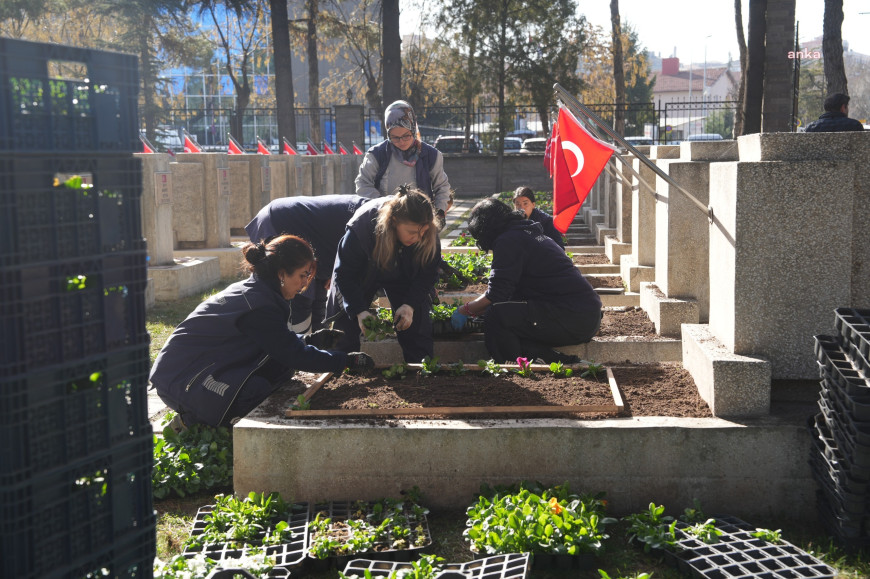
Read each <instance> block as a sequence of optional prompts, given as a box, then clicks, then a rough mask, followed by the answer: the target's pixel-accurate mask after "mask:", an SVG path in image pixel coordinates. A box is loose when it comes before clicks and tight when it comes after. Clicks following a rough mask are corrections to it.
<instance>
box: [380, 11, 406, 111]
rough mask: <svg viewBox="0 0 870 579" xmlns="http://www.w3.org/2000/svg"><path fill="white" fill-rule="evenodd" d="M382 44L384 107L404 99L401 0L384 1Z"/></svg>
mask: <svg viewBox="0 0 870 579" xmlns="http://www.w3.org/2000/svg"><path fill="white" fill-rule="evenodd" d="M382 11H383V12H382V15H381V43H382V49H383V52H384V61H383V62H384V105H386V106H389V104H390V103H393V102H395V101H397V100H400V99H401V98H402V38H401V36H400V35H399V0H383V5H382Z"/></svg>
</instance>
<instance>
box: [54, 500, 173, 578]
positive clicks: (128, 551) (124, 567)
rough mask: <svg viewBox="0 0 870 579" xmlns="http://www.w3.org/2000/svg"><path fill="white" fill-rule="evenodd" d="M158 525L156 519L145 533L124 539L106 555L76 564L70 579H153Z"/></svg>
mask: <svg viewBox="0 0 870 579" xmlns="http://www.w3.org/2000/svg"><path fill="white" fill-rule="evenodd" d="M156 521H157V516H156V515H155V516H154V517H153V521H152V522H147V521H146V523H145V525H143V528H142V530H141V531H136V532H132V533H128V534H126V535H123V536H122V537H120V538H118V539H116V540H115V541H114V542H113V543H111V545H110V546H107V547H108V548H107V549H105V550H103V551H102V552H99V553H91V554H88V556H87V561H86V562H83V563H78V564H76V565H75V567H74V569H73V572H72V573H70V576H72V577H112V578H116V577H117V578H119V579H152V578H153V577H154V557H155V556H156V554H157V532H156V530H157V526H156Z"/></svg>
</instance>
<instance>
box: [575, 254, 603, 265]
mask: <svg viewBox="0 0 870 579" xmlns="http://www.w3.org/2000/svg"><path fill="white" fill-rule="evenodd" d="M571 259H572V260H573V261H574V264H575V265H610V260H609V259H607V256H606V255H604V254H603V253H575V254H574V255H573V256H572V257H571Z"/></svg>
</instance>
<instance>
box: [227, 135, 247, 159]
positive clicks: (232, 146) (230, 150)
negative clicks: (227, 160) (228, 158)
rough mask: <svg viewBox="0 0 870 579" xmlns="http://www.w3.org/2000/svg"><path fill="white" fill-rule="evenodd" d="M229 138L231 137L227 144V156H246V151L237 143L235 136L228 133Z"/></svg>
mask: <svg viewBox="0 0 870 579" xmlns="http://www.w3.org/2000/svg"><path fill="white" fill-rule="evenodd" d="M227 137H229V142H227V154H228V155H244V154H245V151H244V150H243V149H242V146H241V145H240V144H239V142H238V141H236V140H235V139H234V138H233V136H232V135H231V134H229V133H227Z"/></svg>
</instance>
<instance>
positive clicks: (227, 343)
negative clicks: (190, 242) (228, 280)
mask: <svg viewBox="0 0 870 579" xmlns="http://www.w3.org/2000/svg"><path fill="white" fill-rule="evenodd" d="M242 252H243V254H244V256H245V261H246V262H247V263H246V264H245V266H246V269H247V271H248V272H249V273H250V274H251V275H250V277H248V279H246V280H244V281H240V282H236V283H234V284H232V285H231V286H229V287H227V288H226V289H225V290H223V291H222V292H220V293H218V294H216V295H214V296H212V297H210V298H209V299H207V300H205V301H204V302H202V303H201V304H200V305H199V306H197V308H196V309H195V310H194V311H193V313H191V314H190V315H189V316H187V319H185V320H184V321H183V322H181V324H179V325H178V327H177V328H175V331H174V332H173V333H172V335H171V336H170V337H169V339H168V340H167V341H166V343H165V344H164V345H163V349H162V350H160V354H158V356H157V359H156V360H155V361H154V366H153V367H152V368H151V376H150V380H151V384H152V385H153V386H154V387H155V388H156V389H157V394H158V395H159V396H160V398H161V399H162V400H163V402H165V403H166V405H167V406H169V407H170V408H172V409H173V410H175V411H177V412H178V414H179V416H180V417H181V420H182V422H183V423H184V424H186V425H191V424H198V423H201V424H208V425H211V426H228V425H231V424H234V423H235V422H236V421H238V420H239V419H240V418H242V417H244V416H245V415H246V414H248V413H249V412H250V411H251V410H253V409H254V408H256V407H257V406H258V405H259V404H260V402H262V401H263V400H265V399H266V397H267V396H269V394H271V393H272V392H273V391H274V390H275V388H277V387H278V386H279V385H280V384H281V382H282V381H284V380H286V379H288V378H289V377H290V376H292V373H293V371H294V370H304V371H309V372H341V371H342V370H344V369H345V368H351V369H358V370H368V369H371V368H373V367H374V362H373V361H372V359H371V358H370V357H369V356H367V355H366V354H363V353H360V352H354V353H350V354H346V353H344V352H341V351H331V350H329V348H332V347H333V344H334V343H335V342H336V341H337V340H338V339H339V338H340V337H341V332H336V331H334V330H321V331H319V332H315V333H314V334H311V335H309V336H305V339H304V341H303V339H301V338H300V337H299V336H297V335H296V334H295V333H293V332H292V331H291V330H290V329H289V327H288V323H289V321H290V304H289V301H290V300H291V299H293V298H294V297H295V296H296V294H298V293H299V292H301V291H303V290H304V289H305V287H306V286H307V285H308V283H309V282H310V281H311V279H312V278H313V276H314V273H315V272H314V269H315V261H314V252H313V251H312V249H311V246H310V245H309V244H308V242H306V241H304V240H303V239H300V238H299V237H296V236H293V235H282V236H279V237H276V238H275V239H273V240H272V241H270V242H269V243H266V244H264V243H257V244H253V243H248V244H247V245H245V246H244V247H243V248H242Z"/></svg>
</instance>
